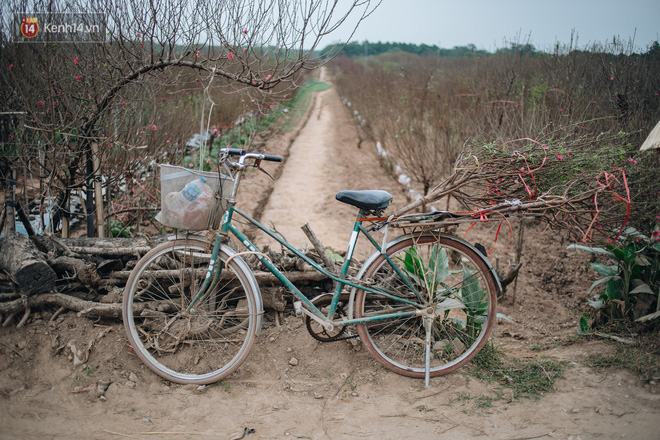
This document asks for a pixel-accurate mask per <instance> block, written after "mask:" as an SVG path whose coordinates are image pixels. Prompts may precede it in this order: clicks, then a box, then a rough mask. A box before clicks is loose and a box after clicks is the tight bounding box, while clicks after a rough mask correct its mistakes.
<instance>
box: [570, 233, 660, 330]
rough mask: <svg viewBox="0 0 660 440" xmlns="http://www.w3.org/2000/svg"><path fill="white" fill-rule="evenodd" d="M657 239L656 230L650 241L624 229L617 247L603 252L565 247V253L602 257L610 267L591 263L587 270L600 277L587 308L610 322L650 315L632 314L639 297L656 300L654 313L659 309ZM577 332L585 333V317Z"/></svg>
mask: <svg viewBox="0 0 660 440" xmlns="http://www.w3.org/2000/svg"><path fill="white" fill-rule="evenodd" d="M657 236H658V227H657V226H656V231H655V232H654V236H653V237H648V236H646V235H643V234H641V233H639V232H638V231H637V230H635V229H634V228H627V229H626V231H625V232H624V234H622V236H621V240H620V241H619V243H617V244H608V245H606V246H605V247H604V248H601V247H588V246H582V245H578V244H572V245H570V246H568V249H577V250H582V251H585V252H590V253H592V254H595V255H597V256H600V257H605V258H607V259H609V262H610V263H611V264H605V263H602V262H601V261H593V262H591V263H589V266H588V267H587V270H589V267H591V268H592V269H594V271H596V273H598V274H599V275H602V278H600V279H598V280H596V281H595V282H594V283H593V284H592V285H591V287H589V290H588V291H587V295H591V293H592V292H594V290H597V291H598V293H596V294H595V295H594V296H593V299H592V300H589V301H588V302H589V305H590V306H592V307H593V308H594V309H596V310H599V311H600V312H602V313H604V314H605V315H606V316H607V317H608V318H609V319H610V320H617V319H628V318H631V317H637V316H634V315H641V314H643V313H650V312H651V310H648V309H647V310H640V308H638V310H636V311H635V312H633V309H634V306H635V304H636V303H637V301H638V296H639V295H640V294H648V295H653V296H655V297H656V307H655V311H658V310H659V309H660V301H658V299H659V298H658V297H659V295H660V290H659V283H660V280H659V279H658V272H659V271H660V241H658V238H657ZM580 331H581V332H583V333H585V332H587V331H588V325H587V322H586V318H585V317H582V318H581V320H580Z"/></svg>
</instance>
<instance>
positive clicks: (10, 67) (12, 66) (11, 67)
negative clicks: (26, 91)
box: [9, 64, 658, 96]
mask: <svg viewBox="0 0 660 440" xmlns="http://www.w3.org/2000/svg"><path fill="white" fill-rule="evenodd" d="M13 68H14V65H13V64H10V65H9V70H11V69H13ZM655 95H656V96H658V94H657V93H656V94H655Z"/></svg>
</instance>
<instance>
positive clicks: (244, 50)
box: [243, 47, 657, 96]
mask: <svg viewBox="0 0 660 440" xmlns="http://www.w3.org/2000/svg"><path fill="white" fill-rule="evenodd" d="M243 52H247V47H244V48H243ZM656 96H657V93H656Z"/></svg>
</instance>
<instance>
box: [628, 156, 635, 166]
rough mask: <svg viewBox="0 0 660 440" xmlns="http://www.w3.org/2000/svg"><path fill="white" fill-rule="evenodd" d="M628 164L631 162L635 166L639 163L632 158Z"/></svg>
mask: <svg viewBox="0 0 660 440" xmlns="http://www.w3.org/2000/svg"><path fill="white" fill-rule="evenodd" d="M628 162H630V163H631V164H633V165H635V164H636V163H637V161H636V160H635V159H633V158H632V157H631V158H630V159H628Z"/></svg>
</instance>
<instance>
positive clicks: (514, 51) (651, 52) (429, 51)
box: [321, 40, 660, 58]
mask: <svg viewBox="0 0 660 440" xmlns="http://www.w3.org/2000/svg"><path fill="white" fill-rule="evenodd" d="M613 44H614V45H616V44H621V43H617V42H616V41H615V43H613ZM342 46H343V43H339V44H333V45H329V46H326V47H325V48H324V49H323V50H322V51H321V53H322V54H324V55H325V54H331V55H336V52H338V51H339V50H340V48H341V47H342ZM563 49H565V48H563V47H562V48H560V47H558V46H557V47H555V49H554V50H555V52H557V51H561V50H563ZM601 49H602V48H601ZM604 51H605V50H599V47H597V46H596V47H591V48H588V49H585V50H579V49H576V48H574V47H572V46H571V48H570V52H574V53H587V54H589V53H594V52H604ZM397 52H399V53H400V52H405V53H411V54H414V55H418V56H421V57H429V56H433V57H447V58H461V57H477V56H488V55H494V54H502V55H518V56H525V57H530V56H531V57H534V56H538V55H541V54H542V53H543V51H540V50H538V49H536V47H534V45H533V44H530V43H524V44H521V43H515V42H512V43H509V44H508V45H507V46H506V47H503V48H499V49H497V50H496V51H495V52H494V53H492V52H489V51H487V50H483V49H477V47H476V46H475V45H474V44H468V45H466V46H454V47H453V48H451V49H445V48H440V47H438V46H436V45H435V44H434V45H431V46H429V45H428V44H411V43H388V42H386V43H381V42H380V41H378V42H375V43H374V42H370V41H368V40H365V41H363V42H361V43H358V42H357V41H353V42H350V43H348V44H346V46H344V49H343V50H342V51H341V53H342V55H344V56H347V57H349V58H355V57H364V56H376V55H382V54H385V53H397ZM630 52H631V53H630V55H631V56H651V57H653V56H657V54H658V53H659V52H660V44H659V43H658V42H657V41H655V42H653V43H652V44H651V45H650V46H649V47H648V50H647V51H646V52H644V53H641V54H637V53H634V52H632V50H631V51H630Z"/></svg>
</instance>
